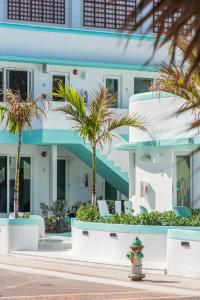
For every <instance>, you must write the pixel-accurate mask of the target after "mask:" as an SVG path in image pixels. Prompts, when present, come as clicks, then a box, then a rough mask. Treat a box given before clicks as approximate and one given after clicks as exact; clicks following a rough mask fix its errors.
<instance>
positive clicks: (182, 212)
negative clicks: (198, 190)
mask: <svg viewBox="0 0 200 300" xmlns="http://www.w3.org/2000/svg"><path fill="white" fill-rule="evenodd" d="M173 212H174V213H175V215H176V216H177V217H185V218H191V217H192V210H191V209H190V208H188V207H186V206H175V207H173Z"/></svg>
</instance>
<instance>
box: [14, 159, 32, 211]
mask: <svg viewBox="0 0 200 300" xmlns="http://www.w3.org/2000/svg"><path fill="white" fill-rule="evenodd" d="M15 168H16V158H15V157H10V212H13V211H14V185H15ZM19 177H20V178H19V180H20V186H19V189H20V191H19V193H20V199H19V211H20V212H30V209H31V207H30V204H31V201H30V198H31V158H30V157H21V161H20V173H19Z"/></svg>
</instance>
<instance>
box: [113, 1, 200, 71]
mask: <svg viewBox="0 0 200 300" xmlns="http://www.w3.org/2000/svg"><path fill="white" fill-rule="evenodd" d="M111 1H112V2H114V3H117V0H111ZM136 2H137V4H136V9H135V8H133V10H132V11H131V12H130V13H129V15H128V16H127V17H126V20H125V22H124V24H123V26H122V28H121V30H127V28H129V31H130V32H135V31H137V30H138V29H139V28H141V26H142V25H144V24H145V25H146V24H149V26H148V28H147V29H146V32H145V34H148V32H149V31H151V32H152V31H153V32H154V26H156V27H157V28H158V31H157V32H156V39H155V43H154V53H155V51H156V50H157V49H158V48H159V47H162V46H163V45H164V44H166V43H168V42H170V43H171V41H172V44H173V50H172V52H171V58H172V61H173V60H174V57H175V53H176V51H177V49H178V44H179V38H180V37H181V36H183V35H185V39H188V41H189V43H188V44H187V47H186V49H185V51H184V56H183V59H182V65H183V64H184V62H185V61H186V60H187V59H188V58H189V56H191V53H193V52H195V53H196V54H195V56H194V57H193V61H192V62H191V64H190V67H189V72H188V76H190V75H191V74H192V72H193V71H194V70H196V68H198V67H199V64H200V22H199V19H200V1H191V0H176V1H174V0H160V1H157V2H155V3H154V5H153V1H149V0H140V1H136ZM151 3H152V5H151ZM140 11H143V13H142V14H141V15H140V18H138V16H137V13H138V12H140ZM155 14H157V16H158V17H156V18H154V16H155ZM173 16H175V18H174V17H173ZM169 19H172V20H173V24H172V26H171V27H166V26H165V23H166V22H168V21H169ZM133 20H136V22H135V24H133ZM187 36H188V37H187Z"/></svg>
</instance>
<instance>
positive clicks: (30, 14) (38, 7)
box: [7, 0, 66, 25]
mask: <svg viewBox="0 0 200 300" xmlns="http://www.w3.org/2000/svg"><path fill="white" fill-rule="evenodd" d="M53 1H54V2H53V7H51V6H52V5H51V2H50V1H49V0H45V3H44V1H41V3H32V2H30V4H28V3H27V4H23V3H21V2H20V1H19V2H18V3H16V2H14V0H8V1H7V19H8V20H13V21H23V22H35V23H47V24H56V25H64V24H65V23H66V0H59V1H63V3H60V6H63V7H61V8H60V9H61V11H59V2H58V0H53ZM45 4H46V7H45ZM20 5H21V6H20ZM23 5H24V7H23ZM29 5H30V8H29V7H28V6H29ZM12 7H13V9H12ZM14 9H16V10H18V16H17V13H16V11H15V10H14ZM26 9H27V10H26ZM26 11H27V14H25V13H26ZM56 11H57V12H58V13H57V15H56V20H57V22H56V21H55V12H56ZM34 13H35V15H34ZM10 14H13V15H10ZM39 14H40V16H39ZM50 14H51V17H50ZM14 15H15V16H14ZM48 17H49V19H50V18H52V19H51V20H50V21H49V19H48ZM59 20H61V21H59Z"/></svg>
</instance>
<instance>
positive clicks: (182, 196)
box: [176, 155, 191, 207]
mask: <svg viewBox="0 0 200 300" xmlns="http://www.w3.org/2000/svg"><path fill="white" fill-rule="evenodd" d="M176 200H177V205H179V206H180V205H183V206H187V207H191V162H190V155H177V156H176Z"/></svg>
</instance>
